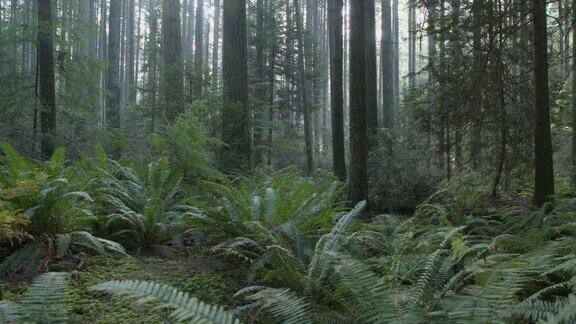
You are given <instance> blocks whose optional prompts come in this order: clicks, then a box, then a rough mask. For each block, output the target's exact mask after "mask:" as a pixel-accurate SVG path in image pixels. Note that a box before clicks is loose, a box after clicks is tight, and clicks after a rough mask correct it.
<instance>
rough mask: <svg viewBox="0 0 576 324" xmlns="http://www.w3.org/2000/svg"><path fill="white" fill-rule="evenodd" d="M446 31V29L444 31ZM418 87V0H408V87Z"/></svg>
mask: <svg viewBox="0 0 576 324" xmlns="http://www.w3.org/2000/svg"><path fill="white" fill-rule="evenodd" d="M443 32H445V31H443ZM415 87H416V1H415V0H409V1H408V88H409V89H410V90H414V88H415Z"/></svg>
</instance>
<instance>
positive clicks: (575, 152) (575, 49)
mask: <svg viewBox="0 0 576 324" xmlns="http://www.w3.org/2000/svg"><path fill="white" fill-rule="evenodd" d="M572 44H573V45H572V66H576V46H574V44H576V0H572ZM572 186H573V190H575V191H576V71H572Z"/></svg>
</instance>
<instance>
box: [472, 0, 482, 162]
mask: <svg viewBox="0 0 576 324" xmlns="http://www.w3.org/2000/svg"><path fill="white" fill-rule="evenodd" d="M481 10H482V4H481V3H480V0H474V1H473V2H472V20H473V28H474V30H473V36H472V38H473V40H472V42H473V44H472V48H473V51H474V52H473V55H474V70H473V71H474V72H473V73H474V76H473V77H474V79H475V82H474V83H473V84H474V85H475V86H474V89H472V105H476V107H473V114H472V118H473V119H472V135H471V141H470V160H471V161H472V169H473V170H474V171H478V169H479V168H480V136H481V131H482V129H481V126H482V106H483V105H482V85H481V84H480V79H481V77H482V58H483V56H482V49H481V48H480V47H481V46H482V40H481V37H482V36H481V32H482V31H481V28H482V22H481Z"/></svg>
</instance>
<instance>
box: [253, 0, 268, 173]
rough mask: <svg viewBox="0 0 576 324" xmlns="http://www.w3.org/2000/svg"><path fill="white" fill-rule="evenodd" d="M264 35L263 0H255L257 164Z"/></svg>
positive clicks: (256, 157)
mask: <svg viewBox="0 0 576 324" xmlns="http://www.w3.org/2000/svg"><path fill="white" fill-rule="evenodd" d="M265 42H266V40H265V35H264V0H256V62H255V67H254V68H255V74H256V80H255V82H256V85H255V89H254V94H255V97H256V98H255V99H256V111H255V114H256V116H257V118H256V121H255V123H254V145H255V149H254V155H253V157H254V165H256V166H258V165H260V163H262V160H263V155H262V152H261V148H262V146H263V143H262V140H263V126H262V124H263V122H264V118H263V117H264V110H263V106H264V103H265V101H266V89H265V85H264V83H263V81H264V73H265V71H264V46H265Z"/></svg>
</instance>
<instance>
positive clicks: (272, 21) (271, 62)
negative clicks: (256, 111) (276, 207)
mask: <svg viewBox="0 0 576 324" xmlns="http://www.w3.org/2000/svg"><path fill="white" fill-rule="evenodd" d="M268 15H269V26H270V29H271V32H272V37H271V39H272V41H271V44H270V55H269V58H268V141H267V147H268V150H267V151H268V159H267V165H268V166H269V167H270V166H272V138H273V128H272V123H273V122H274V75H275V74H274V72H275V71H274V70H275V67H276V54H277V52H278V45H277V43H276V38H275V35H276V23H277V21H276V17H275V9H274V6H273V2H272V1H270V3H269V6H268Z"/></svg>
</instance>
